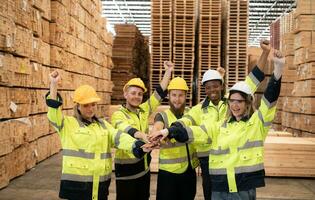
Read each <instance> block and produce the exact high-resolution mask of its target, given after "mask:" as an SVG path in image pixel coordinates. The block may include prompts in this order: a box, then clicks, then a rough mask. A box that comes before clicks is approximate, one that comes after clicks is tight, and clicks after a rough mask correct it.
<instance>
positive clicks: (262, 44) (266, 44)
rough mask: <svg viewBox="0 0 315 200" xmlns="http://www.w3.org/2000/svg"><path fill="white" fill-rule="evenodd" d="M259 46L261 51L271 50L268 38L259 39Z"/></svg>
mask: <svg viewBox="0 0 315 200" xmlns="http://www.w3.org/2000/svg"><path fill="white" fill-rule="evenodd" d="M260 48H261V49H262V50H263V51H270V50H271V47H270V41H269V40H266V39H265V40H261V41H260Z"/></svg>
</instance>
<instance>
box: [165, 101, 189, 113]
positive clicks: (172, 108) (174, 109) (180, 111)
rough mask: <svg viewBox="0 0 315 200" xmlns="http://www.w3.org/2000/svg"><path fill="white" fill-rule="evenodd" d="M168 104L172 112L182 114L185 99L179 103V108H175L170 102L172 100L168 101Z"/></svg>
mask: <svg viewBox="0 0 315 200" xmlns="http://www.w3.org/2000/svg"><path fill="white" fill-rule="evenodd" d="M169 104H170V108H171V110H172V111H173V113H174V114H175V115H182V114H183V113H184V111H185V106H186V101H185V102H184V103H183V104H182V105H180V107H179V108H176V107H175V105H174V104H172V102H170V101H169Z"/></svg>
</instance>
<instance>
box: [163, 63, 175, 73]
mask: <svg viewBox="0 0 315 200" xmlns="http://www.w3.org/2000/svg"><path fill="white" fill-rule="evenodd" d="M164 69H165V70H169V71H171V72H172V71H173V70H174V63H172V62H171V61H164Z"/></svg>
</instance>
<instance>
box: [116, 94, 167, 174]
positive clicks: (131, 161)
mask: <svg viewBox="0 0 315 200" xmlns="http://www.w3.org/2000/svg"><path fill="white" fill-rule="evenodd" d="M161 100H162V98H161V96H160V95H159V94H158V93H157V92H156V91H154V92H153V94H152V95H151V96H150V98H149V99H148V100H147V101H146V102H144V103H142V104H141V105H140V106H139V109H138V112H137V113H135V112H132V111H130V110H128V109H127V108H126V107H124V106H121V108H120V109H119V110H118V111H116V112H114V113H113V115H112V118H111V123H112V125H113V126H114V127H115V128H117V129H119V130H122V131H124V132H127V133H128V132H129V131H130V130H131V129H137V130H139V131H141V132H143V133H148V132H149V116H150V114H152V112H154V111H155V110H156V108H157V107H158V106H159V105H160V102H161ZM148 162H149V161H148V155H147V154H146V155H145V156H144V157H143V158H142V159H139V158H136V157H135V156H134V155H133V154H132V153H130V152H129V151H124V150H117V151H116V152H115V173H116V179H117V180H128V179H136V178H139V177H142V176H144V175H145V174H146V173H147V172H148V171H149V163H148Z"/></svg>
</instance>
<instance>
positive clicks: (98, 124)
mask: <svg viewBox="0 0 315 200" xmlns="http://www.w3.org/2000/svg"><path fill="white" fill-rule="evenodd" d="M49 78H50V92H49V93H48V94H47V95H46V104H47V106H48V113H47V116H48V119H49V121H50V123H51V125H52V126H53V127H54V128H55V129H56V131H57V132H58V134H59V136H60V139H61V145H62V155H63V159H62V173H61V183H60V192H59V197H60V198H63V199H93V200H105V199H106V200H107V196H108V187H109V184H110V180H111V173H112V158H111V147H115V148H118V149H123V150H125V151H130V152H133V155H134V156H135V157H137V158H142V157H143V155H144V154H145V152H144V151H149V150H150V149H147V148H143V145H144V142H142V141H140V140H136V139H134V138H132V137H130V135H128V134H126V133H123V132H122V131H119V130H117V129H114V128H113V127H112V125H111V124H110V123H108V122H107V121H106V120H104V119H100V118H98V117H97V116H96V114H95V113H96V110H97V102H99V101H100V100H101V98H100V97H99V96H98V95H97V93H96V91H95V89H94V88H93V87H91V86H89V85H82V86H80V87H78V88H77V89H76V90H75V91H74V97H73V101H74V103H75V106H74V115H73V116H67V115H63V114H62V111H61V105H62V98H61V96H60V94H58V93H57V83H58V81H59V80H60V74H59V73H58V71H54V72H52V73H51V74H50V75H49ZM141 147H142V148H141Z"/></svg>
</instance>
